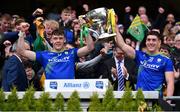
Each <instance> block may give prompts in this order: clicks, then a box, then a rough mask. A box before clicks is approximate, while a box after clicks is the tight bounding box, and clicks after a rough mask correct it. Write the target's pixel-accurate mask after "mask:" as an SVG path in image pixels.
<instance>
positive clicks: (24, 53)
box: [17, 23, 36, 61]
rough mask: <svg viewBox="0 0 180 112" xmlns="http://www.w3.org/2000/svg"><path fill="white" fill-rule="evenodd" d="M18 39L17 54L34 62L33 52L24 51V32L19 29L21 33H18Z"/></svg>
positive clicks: (34, 55)
mask: <svg viewBox="0 0 180 112" xmlns="http://www.w3.org/2000/svg"><path fill="white" fill-rule="evenodd" d="M23 24H25V23H22V24H21V25H23ZM18 35H19V39H18V42H17V52H19V53H20V54H21V55H22V56H24V57H26V58H28V59H30V60H32V61H34V60H35V59H36V54H35V52H33V51H30V50H26V49H25V48H24V43H25V42H24V38H25V37H26V34H25V32H24V30H23V29H21V31H20V32H19V34H18Z"/></svg>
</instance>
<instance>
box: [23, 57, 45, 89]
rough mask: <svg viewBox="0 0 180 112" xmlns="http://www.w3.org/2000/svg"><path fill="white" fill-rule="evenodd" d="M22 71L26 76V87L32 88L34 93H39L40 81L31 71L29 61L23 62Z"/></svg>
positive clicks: (31, 66)
mask: <svg viewBox="0 0 180 112" xmlns="http://www.w3.org/2000/svg"><path fill="white" fill-rule="evenodd" d="M24 69H25V71H26V76H27V80H28V87H29V86H33V87H34V89H35V90H36V91H40V90H42V89H41V86H40V79H39V77H38V76H37V74H36V73H35V71H34V70H33V63H32V62H31V61H28V60H27V61H25V62H24Z"/></svg>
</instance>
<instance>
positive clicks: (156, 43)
mask: <svg viewBox="0 0 180 112" xmlns="http://www.w3.org/2000/svg"><path fill="white" fill-rule="evenodd" d="M160 44H161V41H160V40H159V39H158V37H157V36H155V35H148V36H147V39H146V47H147V50H148V52H150V53H152V54H153V53H157V52H158V51H159V48H160Z"/></svg>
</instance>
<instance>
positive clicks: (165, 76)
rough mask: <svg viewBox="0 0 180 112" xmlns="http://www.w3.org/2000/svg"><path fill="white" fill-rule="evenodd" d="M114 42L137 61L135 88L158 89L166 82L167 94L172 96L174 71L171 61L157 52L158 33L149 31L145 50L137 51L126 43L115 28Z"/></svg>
mask: <svg viewBox="0 0 180 112" xmlns="http://www.w3.org/2000/svg"><path fill="white" fill-rule="evenodd" d="M116 34H117V36H116V43H117V45H118V46H119V47H120V48H121V49H122V50H123V51H124V52H125V53H126V55H127V56H129V57H131V58H133V59H134V60H135V62H136V63H137V65H138V67H139V70H138V76H137V85H136V89H138V88H141V89H142V90H143V91H160V93H162V84H163V83H164V82H165V81H166V82H167V96H172V95H173V91H174V72H173V64H172V61H171V60H170V59H169V58H168V57H166V56H164V55H161V54H160V53H159V48H160V45H161V40H160V34H159V33H158V32H156V31H150V32H149V33H148V35H147V38H146V48H147V49H146V52H143V51H137V50H135V49H134V48H132V47H131V46H129V45H127V44H126V43H125V42H124V40H123V38H122V36H121V34H120V33H119V32H118V28H116Z"/></svg>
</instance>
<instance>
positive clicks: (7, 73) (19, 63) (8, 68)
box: [2, 41, 30, 91]
mask: <svg viewBox="0 0 180 112" xmlns="http://www.w3.org/2000/svg"><path fill="white" fill-rule="evenodd" d="M22 47H24V49H26V50H30V46H29V44H28V42H27V41H25V42H24V43H22ZM11 51H12V52H14V53H13V55H12V56H10V57H9V58H8V60H6V61H5V64H4V67H3V78H2V88H3V90H4V91H10V90H11V88H12V87H13V86H15V87H16V88H17V90H18V91H25V90H26V89H27V88H28V82H27V77H26V72H25V69H24V66H23V62H24V61H25V60H27V58H25V57H23V56H22V54H21V53H19V52H17V43H14V44H13V46H12V50H11Z"/></svg>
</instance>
